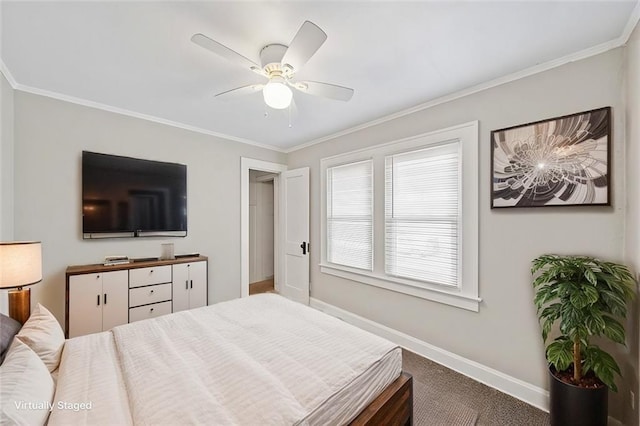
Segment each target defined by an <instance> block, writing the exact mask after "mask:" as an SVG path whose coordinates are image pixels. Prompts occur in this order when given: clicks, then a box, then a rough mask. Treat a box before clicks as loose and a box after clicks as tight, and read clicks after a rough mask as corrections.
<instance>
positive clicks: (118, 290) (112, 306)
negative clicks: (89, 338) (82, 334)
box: [102, 271, 129, 331]
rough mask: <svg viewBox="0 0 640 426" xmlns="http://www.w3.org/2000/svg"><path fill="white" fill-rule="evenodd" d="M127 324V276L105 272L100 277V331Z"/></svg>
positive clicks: (121, 272)
mask: <svg viewBox="0 0 640 426" xmlns="http://www.w3.org/2000/svg"><path fill="white" fill-rule="evenodd" d="M128 322H129V274H128V272H127V271H113V272H105V273H104V274H103V276H102V331H107V330H111V329H112V328H113V327H116V326H118V325H122V324H126V323H128Z"/></svg>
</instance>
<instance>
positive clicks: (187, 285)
mask: <svg viewBox="0 0 640 426" xmlns="http://www.w3.org/2000/svg"><path fill="white" fill-rule="evenodd" d="M184 283H185V284H186V286H185V287H184V288H185V289H186V290H189V280H186V281H185V282H184Z"/></svg>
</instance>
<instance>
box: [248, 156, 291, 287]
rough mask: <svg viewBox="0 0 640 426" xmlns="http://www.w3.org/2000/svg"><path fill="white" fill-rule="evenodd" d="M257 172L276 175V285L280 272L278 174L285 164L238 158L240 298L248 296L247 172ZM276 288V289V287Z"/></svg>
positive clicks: (274, 255)
mask: <svg viewBox="0 0 640 426" xmlns="http://www.w3.org/2000/svg"><path fill="white" fill-rule="evenodd" d="M250 170H258V171H261V172H270V173H274V174H276V176H275V177H274V179H273V209H274V212H273V213H274V214H273V216H274V224H273V242H274V244H275V247H274V250H273V263H274V265H273V274H274V276H273V281H274V286H277V285H278V278H279V276H280V271H281V269H280V268H281V264H280V263H281V259H280V257H281V256H280V252H279V251H280V245H281V243H280V233H279V226H280V208H279V204H280V194H279V189H278V187H279V185H278V183H279V182H280V173H282V172H284V171H286V170H287V165H286V164H280V163H272V162H269V161H263V160H255V159H253V158H247V157H240V297H247V296H248V295H249V171H250ZM276 288H277V287H276Z"/></svg>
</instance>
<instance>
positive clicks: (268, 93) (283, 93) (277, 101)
mask: <svg viewBox="0 0 640 426" xmlns="http://www.w3.org/2000/svg"><path fill="white" fill-rule="evenodd" d="M262 94H263V96H264V102H265V103H266V104H267V105H268V106H270V107H271V108H274V109H285V108H287V107H288V106H289V105H290V104H291V99H292V98H293V92H291V89H290V88H289V86H287V85H286V83H285V81H284V78H282V77H273V78H272V79H271V80H270V81H269V83H267V85H266V86H264V89H262Z"/></svg>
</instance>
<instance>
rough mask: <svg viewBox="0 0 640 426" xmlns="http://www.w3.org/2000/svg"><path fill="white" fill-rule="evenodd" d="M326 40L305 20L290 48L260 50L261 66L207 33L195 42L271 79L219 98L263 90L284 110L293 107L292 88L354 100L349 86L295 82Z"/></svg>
mask: <svg viewBox="0 0 640 426" xmlns="http://www.w3.org/2000/svg"><path fill="white" fill-rule="evenodd" d="M326 39H327V34H325V32H324V31H322V30H321V29H320V28H319V27H318V26H317V25H316V24H314V23H313V22H310V21H305V22H304V23H303V24H302V26H301V27H300V29H299V30H298V32H297V33H296V35H295V37H294V38H293V40H292V41H291V44H290V45H289V46H285V45H283V44H268V45H266V46H265V47H263V48H262V50H261V51H260V62H261V66H260V65H258V64H256V63H255V62H253V61H252V60H250V59H248V58H246V57H244V56H242V55H241V54H239V53H238V52H236V51H234V50H232V49H229V48H228V47H226V46H225V45H223V44H221V43H218V42H217V41H215V40H212V39H210V38H209V37H207V36H205V35H203V34H194V35H193V37H191V41H193V42H194V43H195V44H197V45H198V46H201V47H203V48H205V49H207V50H210V51H212V52H213V53H215V54H217V55H220V56H222V57H223V58H225V59H227V60H229V61H231V62H234V63H236V64H237V65H240V66H241V67H243V68H246V69H249V70H251V71H253V72H255V73H257V74H260V75H261V76H263V77H266V78H268V79H269V81H268V82H267V83H265V84H251V85H249V86H243V87H238V88H236V89H231V90H228V91H226V92H222V93H218V94H217V95H215V96H216V98H218V99H231V98H235V97H237V96H242V95H248V94H251V93H255V92H257V91H260V90H262V94H263V96H264V101H265V103H266V104H267V105H268V106H270V107H271V108H275V109H284V108H287V107H288V106H289V105H290V104H291V100H292V98H293V92H292V91H291V89H290V87H293V88H294V89H297V90H299V91H301V92H303V93H308V94H310V95H316V96H322V97H325V98H329V99H335V100H339V101H345V102H346V101H348V100H349V99H351V97H352V96H353V89H350V88H348V87H342V86H337V85H335V84H329V83H320V82H317V81H294V80H293V77H294V76H295V74H296V72H298V71H300V69H301V68H302V67H303V66H304V64H306V63H307V61H308V60H309V59H310V58H311V57H312V56H313V55H314V53H316V51H317V50H318V49H319V48H320V46H322V44H323V43H324V42H325V40H326Z"/></svg>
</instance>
